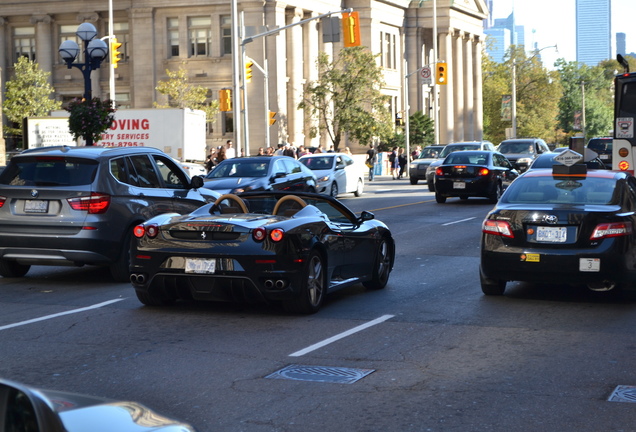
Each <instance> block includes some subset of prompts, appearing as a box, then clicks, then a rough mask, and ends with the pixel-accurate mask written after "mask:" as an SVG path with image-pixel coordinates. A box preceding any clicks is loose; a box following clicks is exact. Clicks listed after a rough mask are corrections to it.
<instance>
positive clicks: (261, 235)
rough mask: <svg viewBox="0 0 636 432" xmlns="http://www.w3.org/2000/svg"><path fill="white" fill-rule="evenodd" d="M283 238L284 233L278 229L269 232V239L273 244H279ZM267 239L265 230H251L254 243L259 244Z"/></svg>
mask: <svg viewBox="0 0 636 432" xmlns="http://www.w3.org/2000/svg"><path fill="white" fill-rule="evenodd" d="M284 236H285V231H283V230H282V229H280V228H274V229H273V230H271V231H270V232H269V239H270V240H271V241H273V242H279V241H281V240H282V239H283V237H284ZM267 237H268V234H267V230H266V229H265V228H261V227H259V228H254V229H253V230H252V238H253V239H254V241H257V242H261V241H263V240H265V239H266V238H267Z"/></svg>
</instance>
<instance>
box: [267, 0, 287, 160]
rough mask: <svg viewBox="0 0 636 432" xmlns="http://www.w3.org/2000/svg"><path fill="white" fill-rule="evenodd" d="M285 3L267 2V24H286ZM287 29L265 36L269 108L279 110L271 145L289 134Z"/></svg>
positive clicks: (271, 25)
mask: <svg viewBox="0 0 636 432" xmlns="http://www.w3.org/2000/svg"><path fill="white" fill-rule="evenodd" d="M285 24H286V23H285V5H284V4H283V3H280V2H266V3H265V25H266V26H269V27H270V28H274V26H278V27H279V28H280V27H284V26H285ZM285 34H286V30H285V31H282V32H280V33H278V34H275V35H272V36H268V37H266V38H265V45H266V48H265V49H266V50H267V64H268V69H269V109H270V110H272V111H275V112H277V113H278V114H277V115H276V123H274V125H273V126H270V131H269V132H270V135H269V137H270V145H271V146H272V147H273V148H276V145H277V144H278V143H280V142H282V141H283V140H284V139H285V138H286V136H287V121H288V118H287V112H286V110H287V74H286V65H287V44H286V43H285Z"/></svg>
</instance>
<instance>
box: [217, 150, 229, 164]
mask: <svg viewBox="0 0 636 432" xmlns="http://www.w3.org/2000/svg"><path fill="white" fill-rule="evenodd" d="M225 151H226V150H225V147H223V146H221V147H219V150H218V151H217V152H216V162H217V164H219V163H221V162H223V161H224V160H225V159H227V156H226V155H225Z"/></svg>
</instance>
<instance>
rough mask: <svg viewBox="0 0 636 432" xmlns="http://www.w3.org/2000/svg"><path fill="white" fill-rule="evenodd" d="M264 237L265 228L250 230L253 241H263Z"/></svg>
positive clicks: (265, 235) (265, 234)
mask: <svg viewBox="0 0 636 432" xmlns="http://www.w3.org/2000/svg"><path fill="white" fill-rule="evenodd" d="M265 237H267V230H265V228H255V229H254V230H253V231H252V238H253V239H254V241H257V242H260V241H263V240H265Z"/></svg>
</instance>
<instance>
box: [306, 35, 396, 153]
mask: <svg viewBox="0 0 636 432" xmlns="http://www.w3.org/2000/svg"><path fill="white" fill-rule="evenodd" d="M376 57H377V56H375V55H373V54H372V53H371V52H370V51H369V50H368V49H366V48H364V47H351V48H344V49H342V50H341V51H340V53H339V55H338V56H337V57H336V59H334V60H332V59H331V58H330V57H329V56H328V55H327V54H326V53H324V52H321V53H320V54H319V55H318V59H317V60H316V65H317V67H318V76H319V78H318V80H317V81H312V82H308V83H307V84H306V86H305V90H304V93H303V101H302V102H301V103H300V104H299V105H298V109H303V110H306V112H307V113H308V115H309V116H311V117H312V118H314V119H315V121H316V123H315V126H312V127H311V129H310V136H311V137H316V136H317V135H318V134H319V133H325V134H327V135H328V136H329V139H330V140H331V142H332V143H333V145H334V148H335V150H336V151H338V149H339V146H340V141H341V140H342V136H343V134H344V133H348V134H349V136H350V137H351V138H354V139H356V140H358V141H359V142H360V143H361V144H363V145H369V144H371V143H372V142H373V139H374V138H375V137H379V138H380V140H383V139H386V138H387V137H389V136H391V135H392V133H393V122H392V120H391V114H390V112H389V110H388V108H387V96H385V95H383V94H382V92H381V89H382V87H383V86H384V78H383V75H382V69H381V68H380V67H379V66H378V65H377V62H376Z"/></svg>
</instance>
